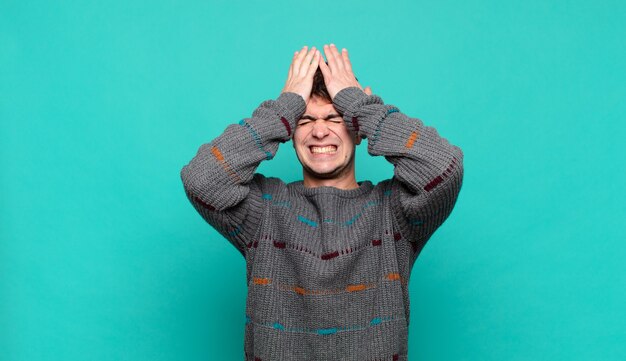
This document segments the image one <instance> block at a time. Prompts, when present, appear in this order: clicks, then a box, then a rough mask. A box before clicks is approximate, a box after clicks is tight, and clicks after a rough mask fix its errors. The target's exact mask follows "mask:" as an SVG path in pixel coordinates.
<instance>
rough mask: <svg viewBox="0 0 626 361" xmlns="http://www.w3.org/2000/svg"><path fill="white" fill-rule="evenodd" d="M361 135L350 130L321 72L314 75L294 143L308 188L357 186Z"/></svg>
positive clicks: (347, 187) (348, 187)
mask: <svg viewBox="0 0 626 361" xmlns="http://www.w3.org/2000/svg"><path fill="white" fill-rule="evenodd" d="M360 141H361V140H360V138H358V136H356V135H355V134H354V133H352V132H350V131H349V130H348V128H347V127H346V125H345V123H344V120H343V118H342V116H341V114H339V112H337V110H336V109H335V107H334V106H333V104H332V100H331V97H330V95H329V93H328V90H327V89H326V85H325V83H324V77H323V75H322V72H321V71H320V70H319V69H317V71H316V72H315V76H314V78H313V87H312V90H311V97H310V99H309V101H308V102H307V106H306V110H305V112H304V114H303V115H302V117H301V118H300V120H298V123H297V125H296V130H295V132H294V135H293V146H294V148H295V150H296V154H297V156H298V159H299V160H300V163H301V164H302V169H303V176H304V185H305V186H306V187H319V186H334V187H337V188H343V189H350V188H355V187H357V186H358V185H357V183H356V178H355V172H354V151H355V147H356V145H357V144H359V143H360Z"/></svg>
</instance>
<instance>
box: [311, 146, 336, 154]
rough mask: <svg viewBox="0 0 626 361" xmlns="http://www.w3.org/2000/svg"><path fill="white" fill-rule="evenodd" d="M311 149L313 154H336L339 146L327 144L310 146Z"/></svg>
mask: <svg viewBox="0 0 626 361" xmlns="http://www.w3.org/2000/svg"><path fill="white" fill-rule="evenodd" d="M309 149H310V150H311V153H313V154H334V153H337V146H335V145H327V146H325V147H317V146H310V147H309Z"/></svg>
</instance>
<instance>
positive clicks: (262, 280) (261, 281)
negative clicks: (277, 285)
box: [252, 277, 272, 285]
mask: <svg viewBox="0 0 626 361" xmlns="http://www.w3.org/2000/svg"><path fill="white" fill-rule="evenodd" d="M252 282H254V284H255V285H269V284H270V283H272V280H271V279H269V278H259V277H254V278H253V279H252Z"/></svg>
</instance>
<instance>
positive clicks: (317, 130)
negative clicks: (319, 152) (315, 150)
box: [311, 119, 330, 139]
mask: <svg viewBox="0 0 626 361" xmlns="http://www.w3.org/2000/svg"><path fill="white" fill-rule="evenodd" d="M329 132H330V130H329V129H328V125H326V122H325V121H324V120H323V119H318V120H316V121H315V122H314V123H313V130H312V132H311V135H313V136H314V137H315V138H318V139H322V138H324V137H325V136H327V135H328V133H329Z"/></svg>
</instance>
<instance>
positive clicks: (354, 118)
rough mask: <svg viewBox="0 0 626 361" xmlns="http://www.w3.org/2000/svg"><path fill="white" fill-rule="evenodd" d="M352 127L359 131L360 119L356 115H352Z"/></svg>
mask: <svg viewBox="0 0 626 361" xmlns="http://www.w3.org/2000/svg"><path fill="white" fill-rule="evenodd" d="M352 127H353V128H354V131H355V132H358V131H359V120H358V119H357V118H356V117H352Z"/></svg>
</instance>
